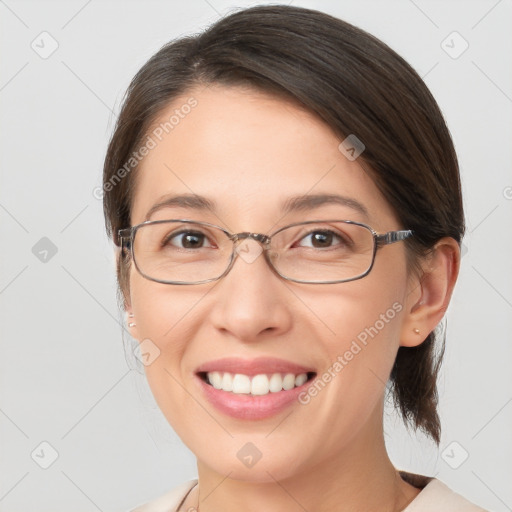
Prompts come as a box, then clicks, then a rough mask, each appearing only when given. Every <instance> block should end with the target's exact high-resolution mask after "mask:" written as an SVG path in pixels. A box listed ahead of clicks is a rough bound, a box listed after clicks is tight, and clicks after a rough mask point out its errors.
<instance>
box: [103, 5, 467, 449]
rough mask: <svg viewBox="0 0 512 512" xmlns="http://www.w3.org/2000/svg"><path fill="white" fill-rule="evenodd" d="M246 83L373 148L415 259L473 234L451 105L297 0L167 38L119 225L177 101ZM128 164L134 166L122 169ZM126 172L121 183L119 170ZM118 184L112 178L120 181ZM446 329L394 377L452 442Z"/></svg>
mask: <svg viewBox="0 0 512 512" xmlns="http://www.w3.org/2000/svg"><path fill="white" fill-rule="evenodd" d="M208 84H226V85H245V86H250V87H252V88H255V89H257V90H261V91H264V92H266V93H271V94H278V95H281V96H284V97H287V98H289V99H292V100H293V101H296V102H299V103H300V104H301V105H302V106H304V107H305V108H307V109H308V110H310V111H311V112H313V113H315V114H316V115H317V116H319V117H320V118H321V119H323V121H324V122H325V123H327V124H328V125H329V126H330V127H331V129H332V130H333V131H334V132H335V133H337V134H339V136H340V138H341V139H340V141H341V140H343V138H345V137H346V136H348V135H350V134H355V135H356V136H357V138H358V139H359V140H361V141H362V142H363V143H364V145H365V147H366V148H365V150H364V153H363V154H362V155H361V157H359V160H358V161H360V162H361V164H362V165H363V166H364V168H365V170H366V171H367V172H368V173H369V174H370V175H371V177H372V178H373V180H374V182H375V183H376V185H377V187H378V188H379V189H380V190H381V192H382V193H383V195H384V197H386V199H387V201H388V202H389V203H390V205H391V206H392V208H393V209H394V211H395V213H396V214H397V216H398V219H399V221H400V222H401V224H402V225H403V226H404V227H406V228H407V229H412V230H413V231H414V235H415V236H414V237H412V238H409V239H407V240H406V241H405V244H406V248H407V255H408V263H411V264H412V266H413V267H414V269H415V271H418V270H419V267H418V265H417V263H418V261H419V259H420V258H421V257H422V256H425V255H426V254H427V253H428V252H429V250H431V249H432V247H433V246H434V245H435V243H436V242H437V241H438V240H439V239H441V238H442V237H445V236H448V237H452V238H454V239H455V240H456V241H457V242H459V244H460V242H461V239H462V237H463V235H464V229H465V226H464V213H463V207H462V197H461V187H460V178H459V169H458V163H457V157H456V154H455V150H454V147H453V143H452V140H451V136H450V133H449V131H448V129H447V127H446V124H445V121H444V119H443V116H442V114H441V112H440V109H439V107H438V105H437V103H436V101H435V100H434V98H433V96H432V95H431V93H430V91H429V90H428V88H427V87H426V85H425V84H424V82H423V81H422V80H421V78H420V77H419V76H418V74H417V73H416V72H415V71H414V70H413V69H412V67H411V66H410V65H408V64H407V63H406V62H405V61H404V60H403V59H402V58H401V57H400V56H399V55H397V54H396V53H395V52H394V51H393V50H392V49H391V48H389V47H388V46H387V45H386V44H384V43H383V42H381V41H380V40H378V39H377V38H375V37H374V36H372V35H371V34H368V33H367V32H365V31H363V30H361V29H359V28H357V27H354V26H353V25H350V24H349V23H346V22H344V21H342V20H340V19H337V18H334V17H332V16H329V15H327V14H325V13H322V12H319V11H316V10H310V9H304V8H300V7H290V6H284V5H279V6H257V7H252V8H248V9H244V10H240V11H238V12H234V13H232V14H230V15H228V16H226V17H224V18H222V19H220V20H219V21H218V22H216V23H215V24H214V25H212V26H211V27H209V28H208V29H207V30H205V31H204V32H202V33H200V34H199V35H196V36H189V37H182V38H180V39H177V40H174V41H171V42H170V43H168V44H166V45H165V46H163V47H162V48H161V49H160V50H159V51H158V52H157V53H156V54H155V55H154V56H153V57H152V58H151V59H150V60H149V61H148V62H147V63H146V64H145V65H144V66H143V67H142V68H141V69H140V70H139V72H138V73H137V74H136V76H135V77H134V78H133V80H132V82H131V84H130V86H129V88H128V90H127V93H126V96H125V99H124V103H123V106H122V109H121V112H120V115H119V118H118V120H117V125H116V128H115V131H114V133H113V136H112V138H111V140H110V144H109V147H108V151H107V154H106V158H105V164H104V186H103V189H104V192H105V193H104V196H103V206H104V212H105V221H106V227H107V232H108V234H109V236H111V237H112V238H113V240H114V242H115V244H116V245H118V246H119V238H118V235H117V231H118V230H119V229H122V228H126V227H129V226H130V212H131V201H132V196H133V190H134V178H135V176H136V174H135V173H136V166H135V167H134V169H133V170H132V171H131V172H126V162H127V161H128V160H129V159H130V157H131V156H132V155H133V153H134V151H136V150H137V148H138V147H139V146H140V145H141V143H142V141H143V139H144V137H146V136H147V132H148V130H149V127H150V125H151V124H152V123H153V122H154V121H155V119H156V118H157V117H158V115H159V114H160V113H161V112H162V110H163V109H164V108H166V107H167V106H168V104H169V102H171V101H172V100H173V99H174V98H176V97H178V96H180V95H183V94H185V93H187V91H190V90H192V89H193V88H194V87H197V86H198V85H199V86H200V85H208ZM123 166H125V167H124V168H125V172H124V173H121V172H120V171H121V169H122V168H123ZM116 176H117V177H118V178H119V176H122V179H119V180H117V182H115V184H114V185H113V178H115V177H116ZM109 184H110V185H109ZM129 263H130V261H129V255H122V256H121V257H120V258H119V260H118V269H117V271H118V282H119V290H118V293H119V297H120V300H121V301H122V300H123V294H124V293H126V291H127V289H128V284H129V281H128V269H129ZM436 338H439V336H436V331H434V332H431V333H430V334H429V336H428V337H427V339H426V340H425V341H424V342H423V343H422V344H420V345H419V346H417V347H400V348H399V350H398V354H397V357H396V360H395V363H394V366H393V369H392V372H391V376H390V381H391V384H392V392H393V397H394V400H395V404H396V405H397V406H398V408H399V410H400V412H401V415H402V417H403V419H404V421H405V423H406V425H412V426H414V428H416V429H418V428H419V429H421V430H423V431H424V432H425V433H427V434H428V435H430V436H431V437H432V438H433V439H434V440H435V441H436V443H437V444H439V442H440V431H441V427H440V421H439V416H438V413H437V402H438V396H437V385H436V382H437V375H438V371H439V366H440V363H441V359H442V353H443V350H444V338H443V339H442V340H440V341H441V345H440V351H439V352H440V353H439V354H437V355H436Z"/></svg>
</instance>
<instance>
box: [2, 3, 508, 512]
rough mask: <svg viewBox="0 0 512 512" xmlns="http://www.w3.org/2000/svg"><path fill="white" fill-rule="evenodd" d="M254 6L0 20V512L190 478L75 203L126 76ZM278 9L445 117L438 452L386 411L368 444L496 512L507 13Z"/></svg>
mask: <svg viewBox="0 0 512 512" xmlns="http://www.w3.org/2000/svg"><path fill="white" fill-rule="evenodd" d="M255 3H264V2H247V1H239V2H236V3H233V2H231V1H223V0H209V1H206V0H188V1H187V2H182V1H181V0H180V1H179V2H170V1H146V2H142V1H124V2H121V1H103V2H101V1H99V0H90V1H85V0H73V1H66V2H64V1H44V2H43V1H32V2H29V1H22V0H5V1H0V34H1V36H0V37H1V48H2V57H1V60H0V102H1V129H2V138H1V149H0V158H1V161H0V169H1V187H0V222H1V240H2V247H3V250H2V252H1V270H0V305H1V323H0V325H1V333H2V340H1V341H2V346H1V357H0V443H1V444H0V447H1V452H0V475H1V476H0V510H1V511H7V510H8V511H10V512H18V511H27V510H31V511H37V512H42V511H52V512H58V511H64V510H73V511H75V512H80V511H94V510H101V511H107V510H108V511H122V510H126V509H129V508H130V507H132V506H135V505H136V504H138V503H140V502H143V501H146V500H148V499H150V498H152V497H155V496H157V495H159V494H162V493H164V492H165V491H166V490H168V489H170V488H172V487H173V486H174V485H176V484H178V483H180V482H182V481H184V480H185V479H189V478H193V477H195V475H196V473H195V461H194V458H193V456H192V454H191V453H190V452H188V450H187V449H186V448H184V447H183V445H182V444H181V442H180V440H179V439H178V438H177V437H176V436H175V434H174V433H173V432H172V431H171V429H170V427H169V426H168V424H167V422H166V421H165V419H164V418H163V416H162V414H161V413H160V412H159V410H158V409H157V407H156V405H155V403H154V401H153V399H152V396H151V394H150V392H149V390H148V388H147V385H146V383H145V379H144V376H143V374H142V372H141V371H140V369H138V367H137V365H136V364H135V363H136V362H137V361H136V360H135V359H134V357H133V355H132V354H131V347H132V343H133V340H132V341H130V340H127V339H125V340H124V342H123V338H122V327H121V326H122V325H123V317H122V316H121V315H120V313H119V311H118V308H117V304H116V297H115V281H114V260H113V250H112V247H111V245H110V243H109V242H108V240H107V239H106V236H105V234H104V227H103V219H102V205H101V201H99V200H97V199H96V198H95V197H94V196H93V190H94V188H95V187H97V186H99V185H100V184H101V170H102V162H103V158H104V154H105V149H106V145H107V142H108V139H109V136H110V134H111V131H112V128H113V125H114V121H115V117H116V113H117V112H118V109H119V105H120V101H121V98H122V95H123V93H124V91H125V89H126V87H127V85H128V83H129V80H130V79H131V77H132V76H133V75H134V74H135V72H136V71H137V70H138V69H139V67H140V66H141V65H142V64H143V63H144V62H145V61H146V60H147V59H148V58H149V57H150V56H151V55H152V54H153V53H154V52H155V51H156V50H158V49H159V48H160V46H161V45H162V44H164V43H165V42H167V41H168V40H170V39H172V38H174V37H177V36H180V35H183V34H186V33H190V32H197V31H199V30H200V29H202V28H203V27H205V26H206V25H208V24H210V23H212V22H214V21H215V20H216V19H218V17H219V15H222V14H224V13H226V12H227V11H228V10H230V9H232V8H234V7H243V6H249V5H254V4H255ZM293 3H294V5H300V6H306V7H312V8H317V9H319V10H323V11H326V12H328V13H330V14H333V15H335V16H338V17H341V18H343V19H345V20H347V21H349V22H352V23H354V24H356V25H358V26H360V27H362V28H364V29H366V30H368V31H370V32H371V33H373V34H375V35H376V36H377V37H379V38H381V39H382V40H384V41H385V42H386V43H388V44H389V45H390V46H391V47H392V48H394V49H395V50H397V51H398V53H400V54H401V55H402V56H403V57H404V58H406V59H407V60H408V61H409V62H410V63H411V64H412V65H413V67H414V68H415V69H416V70H417V71H418V72H419V73H420V75H421V76H423V77H424V78H425V81H426V83H427V85H428V86H429V87H430V89H431V90H432V92H433V94H434V96H435V97H436V98H437V100H438V102H439V104H440V106H441V108H442V110H443V112H444V114H445V116H446V119H447V122H448V125H449V127H450V129H451V131H452V134H453V137H454V141H455V144H456V148H457V151H458V155H459V158H460V163H461V168H462V181H463V188H464V194H465V206H466V213H467V222H468V234H467V237H466V239H465V242H464V244H465V250H464V256H463V258H462V268H461V274H460V279H459V283H458V286H457V289H456V292H455V295H454V298H453V301H452V304H451V306H450V309H449V311H448V314H447V319H448V322H447V340H448V345H447V352H446V357H445V364H444V367H443V372H442V376H441V380H440V392H441V417H442V423H443V438H442V443H441V447H440V449H439V450H437V449H436V447H435V446H434V445H433V444H432V443H429V442H428V441H427V440H426V439H425V438H423V437H422V436H414V435H412V434H411V435H410V434H408V433H407V432H406V431H405V429H404V428H403V427H402V426H401V425H400V423H399V422H398V421H397V420H396V416H395V415H394V414H393V412H392V411H391V410H388V411H387V419H386V439H387V443H388V447H389V451H390V455H391V457H392V461H393V462H394V463H395V465H396V466H398V467H399V468H401V469H406V470H409V471H415V472H420V473H424V474H428V475H435V476H437V477H438V478H440V479H442V480H443V481H444V482H446V483H447V484H448V485H449V486H451V487H452V488H454V489H455V490H457V491H458V492H460V493H462V494H464V495H465V496H467V497H468V498H469V499H471V500H473V501H475V502H477V503H479V504H481V505H483V506H485V507H488V508H489V509H491V510H495V511H506V510H512V487H511V485H510V482H512V464H511V460H512V439H511V432H512V429H511V427H512V386H511V381H512V372H510V362H511V361H512V343H510V342H511V335H510V333H511V331H512V266H511V265H510V261H511V254H512V237H511V236H510V233H511V232H512V229H511V228H512V215H511V213H512V173H511V170H510V163H511V160H512V158H511V141H512V121H511V120H512V116H511V112H512V71H511V67H510V55H512V30H511V28H512V2H511V1H507V0H501V1H496V0H489V1H487V0H479V1H462V0H461V1H426V0H415V1H414V2H413V1H411V0H397V1H389V0H388V1H374V2H370V1H340V2H335V1H327V0H326V1H317V2H314V1H309V2H305V1H299V0H296V1H294V2H293ZM43 31H47V32H48V33H49V34H50V36H47V35H43V36H41V35H40V34H41V33H42V32H43ZM454 31H456V32H457V33H458V34H459V35H457V34H455V35H454V34H452V32H454ZM53 41H56V43H55V42H53ZM443 41H444V42H443ZM465 42H467V44H468V45H469V46H468V48H467V49H466V50H465V51H464V52H463V53H461V52H462V50H464V48H465V46H466V43H465ZM52 44H53V45H55V44H58V48H57V49H56V51H55V52H54V53H53V54H52V55H49V56H48V55H46V54H45V52H49V51H50V50H51V49H52ZM31 45H32V46H31ZM459 54H460V55H459ZM43 57H46V58H43ZM44 237H46V238H47V239H49V240H47V239H44V240H42V241H41V239H43V238H44ZM49 241H51V242H49ZM55 250H56V251H57V252H56V253H55V254H53V253H54V252H55ZM45 251H47V252H45ZM43 442H44V443H48V444H43V445H41V443H43ZM57 455H58V456H57ZM466 455H468V457H467V459H466V460H464V458H465V457H466ZM56 456H57V458H56V460H54V459H55V457H56ZM42 466H49V467H47V469H43V467H42Z"/></svg>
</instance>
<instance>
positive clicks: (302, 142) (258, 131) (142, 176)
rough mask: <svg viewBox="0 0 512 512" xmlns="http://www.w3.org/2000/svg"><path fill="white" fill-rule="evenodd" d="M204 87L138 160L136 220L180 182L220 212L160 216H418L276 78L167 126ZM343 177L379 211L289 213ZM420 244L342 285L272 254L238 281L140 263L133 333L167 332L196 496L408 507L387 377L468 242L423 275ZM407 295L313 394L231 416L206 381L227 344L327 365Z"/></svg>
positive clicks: (220, 97)
mask: <svg viewBox="0 0 512 512" xmlns="http://www.w3.org/2000/svg"><path fill="white" fill-rule="evenodd" d="M190 96H193V97H194V98H196V99H197V102H198V104H197V106H196V107H195V108H194V109H192V111H191V112H190V114H188V115H187V116H185V117H184V119H182V120H180V123H179V124H178V125H177V126H175V127H174V129H173V130H172V131H171V132H170V133H169V135H167V136H166V137H164V138H163V140H162V141H161V142H159V143H158V145H157V147H156V148H154V149H152V150H151V151H150V152H149V154H148V155H147V156H146V157H145V158H144V159H143V161H142V163H141V166H140V167H139V169H138V171H137V172H138V175H137V182H136V189H135V195H134V200H133V208H132V215H131V222H132V225H136V224H138V223H141V222H143V221H144V220H146V213H147V212H148V210H149V209H150V208H151V207H152V206H153V205H154V204H155V203H157V202H158V201H159V199H160V198H161V197H162V196H164V195H165V194H169V193H195V194H200V195H203V196H207V197H209V198H212V199H215V200H216V201H217V202H218V204H219V209H218V211H217V212H216V213H215V214H214V213H213V212H210V211H207V212H198V211H194V210H191V209H183V208H168V209H165V210H160V211H158V212H157V213H155V214H154V215H153V217H152V220H158V219H172V218H190V219H195V220H203V221H207V222H211V223H213V224H217V225H221V226H224V227H226V228H227V229H228V230H230V231H231V232H242V231H252V232H259V233H268V232H271V231H274V230H276V229H277V228H279V227H281V226H284V225H287V224H290V223H292V222H299V221H302V220H312V219H321V218H340V219H351V220H355V221H361V222H365V223H367V224H369V225H370V226H372V227H373V228H374V229H375V230H376V231H377V232H379V233H384V232H387V231H390V230H396V229H404V228H407V226H401V225H400V224H399V223H398V220H397V218H396V216H395V214H394V212H393V210H392V208H391V206H390V205H389V204H388V202H387V201H386V199H385V198H384V197H383V196H382V195H381V194H380V192H379V191H378V189H377V187H376V186H375V184H374V183H373V181H372V180H371V179H370V177H369V176H368V175H367V174H366V173H365V172H364V171H363V170H362V168H361V166H360V165H359V163H358V161H357V160H356V161H353V162H352V161H349V160H348V159H347V158H346V157H345V156H344V155H343V154H342V153H341V152H340V151H339V150H338V145H339V143H340V142H341V140H340V139H339V137H337V136H336V135H335V134H334V133H333V132H332V131H331V130H330V128H329V127H328V126H326V125H325V124H324V123H323V122H322V121H321V120H319V119H318V118H317V117H315V116H314V115H313V114H311V113H308V112H307V111H305V110H303V109H302V108H300V107H299V106H297V105H295V104H294V103H292V102H289V101H286V100H283V99H280V98H277V97H272V96H269V95H267V94H264V93H261V92H257V91H251V90H249V89H242V88H239V87H227V86H219V85H214V86H209V87H207V88H197V89H195V90H192V91H188V92H187V94H186V95H184V96H182V97H180V98H177V99H176V100H175V101H173V102H172V104H170V105H169V106H168V108H167V109H165V111H164V112H162V115H161V117H160V118H159V119H158V120H157V121H156V123H155V126H156V125H158V124H159V123H160V122H165V120H167V119H169V116H170V115H171V114H172V113H173V111H174V109H175V108H179V107H180V105H183V104H184V103H185V102H186V101H187V99H188V98H189V97H190ZM333 191H337V193H340V194H343V195H346V196H349V197H352V198H355V199H357V200H358V201H360V202H361V203H363V204H364V205H365V206H366V208H367V209H368V212H369V217H368V218H365V217H364V216H363V215H362V214H361V213H358V212H356V211H355V210H353V209H351V208H349V207H347V206H341V205H324V206H322V207H321V208H319V209H317V210H315V211H314V212H302V213H295V214H292V215H288V216H286V217H282V215H281V214H280V212H279V207H280V204H281V202H283V201H284V200H285V199H286V198H287V197H289V196H292V195H303V194H306V193H309V194H311V193H322V192H325V193H332V192H333ZM405 255H406V253H405V245H404V243H403V242H399V243H396V244H393V245H389V246H385V247H384V248H382V249H380V250H379V251H378V253H377V257H376V260H375V264H374V267H373V269H372V271H371V272H370V274H369V275H368V276H366V277H365V278H363V279H360V280H356V281H352V282H348V283H341V284H330V285H311V284H300V283H293V282H290V281H285V280H283V279H281V278H279V277H278V276H277V275H275V274H274V273H273V272H272V271H271V270H270V268H269V267H268V266H267V264H266V262H265V260H264V258H263V257H262V256H260V257H258V258H257V259H256V260H255V261H253V262H252V263H247V262H245V261H244V260H242V259H241V258H238V259H237V261H236V262H235V264H234V267H233V268H232V269H231V271H230V273H229V274H228V275H227V276H225V277H224V278H223V279H221V280H219V281H216V282H213V283H206V284H201V285H192V286H176V285H164V284H159V283H155V282H152V281H149V280H147V279H145V278H143V277H142V276H141V275H140V274H139V273H138V272H137V271H136V270H135V269H134V268H133V266H132V268H131V270H130V283H129V290H126V291H125V300H126V310H127V313H129V314H133V315H134V318H133V319H130V320H129V321H132V322H135V323H136V326H134V327H132V328H131V333H132V335H133V336H134V338H136V339H137V340H145V339H147V338H149V339H150V340H151V341H152V342H153V343H154V344H156V345H157V346H158V348H159V350H160V355H159V357H158V358H157V359H156V360H155V361H154V362H153V363H152V364H150V365H148V366H146V367H145V370H146V375H147V379H148V382H149V385H150V387H151V389H152V392H153V394H154V396H155V398H156V400H157V402H158V405H159V407H160V408H161V410H162V412H163V414H164V415H165V416H166V418H167V419H168V421H169V423H170V424H171V425H172V427H173V428H174V429H175V431H176V432H177V434H178V435H179V436H180V437H181V439H182V440H183V442H184V443H185V444H186V445H187V446H188V447H189V448H190V449H191V450H192V452H193V453H194V454H195V455H196V457H197V467H198V477H199V486H197V487H196V488H194V489H193V491H192V492H191V493H190V494H189V496H188V497H187V500H186V502H185V503H184V504H183V505H182V507H181V508H180V509H181V510H187V509H188V507H197V505H198V503H199V505H200V510H201V511H202V512H208V511H213V510H223V511H225V512H230V511H232V510H233V511H234V510H237V511H238V510H241V509H243V510H245V511H261V510H266V511H270V512H272V511H282V510H286V511H292V512H294V511H303V510H304V509H306V510H315V511H318V512H321V511H332V510H337V511H345V510H347V511H348V510H351V511H353V510H365V511H377V510H379V511H381V510H386V511H393V510H402V509H403V508H405V507H406V506H407V504H408V503H410V502H411V501H412V500H413V499H414V498H415V497H416V495H417V494H418V492H419V489H416V488H414V487H412V486H411V485H409V484H407V483H406V482H404V481H403V480H402V479H401V478H400V476H399V475H398V473H397V471H396V469H395V468H394V466H393V464H392V463H391V461H390V459H389V457H388V454H387V452H386V449H385V444H384V436H383V420H382V415H383V398H384V392H385V383H386V381H387V379H388V376H389V374H390V371H391V368H392V365H393V362H394V359H395V356H396V353H397V350H398V348H399V346H415V345H418V344H420V343H421V342H423V341H424V339H425V338H426V337H427V335H428V333H430V332H431V331H432V330H433V329H434V328H435V327H436V325H437V324H438V323H439V322H440V320H441V319H442V317H443V315H444V312H445V310H446V308H447V306H448V302H449V300H450V297H451V293H452V290H453V286H454V284H455V281H456V278H457V273H458V268H459V249H458V246H457V243H456V242H455V240H453V239H451V238H444V239H442V240H441V241H439V242H438V244H437V245H436V248H435V251H434V254H433V256H432V257H431V258H430V259H429V260H428V261H424V262H423V271H424V272H423V275H422V276H421V277H420V276H416V275H413V274H410V275H408V273H407V270H406V265H405V262H406V260H405ZM396 302H398V303H399V304H401V305H402V310H401V311H400V312H399V313H397V314H396V316H395V317H394V319H393V320H391V321H389V323H387V324H386V326H385V327H384V328H383V329H382V330H381V331H380V332H379V334H378V335H377V336H375V337H374V338H373V339H371V340H370V342H369V343H368V345H367V346H366V347H364V349H363V350H362V351H361V352H360V353H359V354H358V355H357V356H356V357H354V358H353V360H352V361H350V363H349V364H348V365H347V366H346V367H344V368H343V370H342V371H341V372H339V374H338V375H337V376H336V378H334V379H332V381H331V382H329V383H328V384H327V385H326V386H325V388H324V389H323V390H322V391H321V392H320V393H319V394H318V396H316V397H315V398H314V399H312V400H311V402H310V403H309V404H307V405H301V404H299V403H294V404H293V405H292V406H290V407H288V408H287V409H286V410H285V411H283V412H282V413H279V414H277V415H275V416H272V417H271V418H268V419H264V420H258V421H248V420H240V419H235V418H232V417H230V416H227V415H224V414H223V413H221V412H219V411H218V410H217V409H215V408H214V407H213V406H212V405H211V404H210V403H209V402H207V401H206V400H205V399H204V398H203V396H202V394H201V393H200V389H199V386H198V385H197V381H196V377H195V376H194V370H195V368H197V366H198V365H199V364H201V363H204V362H206V361H210V360H213V359H217V358H221V357H225V356H238V357H242V358H248V359H251V358H254V357H259V356H271V357H279V358H283V359H286V360H289V361H292V362H295V363H298V364H304V365H306V366H313V367H314V368H316V369H317V373H318V374H321V373H322V372H323V371H325V370H326V369H327V368H328V367H330V366H332V364H333V362H334V361H336V358H337V356H338V355H340V354H343V353H344V352H345V351H346V350H347V349H348V348H349V347H350V344H351V342H352V340H354V339H356V337H357V335H358V334H359V333H360V332H361V331H362V330H364V328H365V327H367V326H370V325H374V324H375V322H376V320H377V319H379V315H381V314H382V313H385V312H386V310H388V309H389V308H390V307H391V306H392V304H393V303H396ZM415 328H416V329H419V330H420V334H416V333H415V332H414V331H413V329H415ZM247 442H251V443H253V444H254V445H256V446H257V447H258V449H259V450H260V452H261V453H262V458H261V460H260V461H259V462H258V463H257V464H256V465H254V466H253V467H252V468H247V467H245V466H244V465H243V464H242V463H241V462H240V460H239V459H238V458H237V456H236V454H237V452H238V450H239V449H240V448H241V447H242V446H243V445H244V444H245V443H247Z"/></svg>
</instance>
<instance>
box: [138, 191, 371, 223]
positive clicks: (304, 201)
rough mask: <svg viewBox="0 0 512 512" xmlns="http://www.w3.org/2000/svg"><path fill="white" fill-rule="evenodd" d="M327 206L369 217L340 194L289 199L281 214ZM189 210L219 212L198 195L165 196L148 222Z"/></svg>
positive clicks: (359, 205) (212, 201)
mask: <svg viewBox="0 0 512 512" xmlns="http://www.w3.org/2000/svg"><path fill="white" fill-rule="evenodd" d="M327 204H338V205H341V206H346V207H349V208H351V209H352V210H355V211H357V212H358V213H360V214H362V215H364V216H365V217H367V218H368V217H369V214H368V209H367V208H366V207H365V206H364V205H363V204H362V203H360V202H359V201H357V200H356V199H353V198H351V197H346V196H342V195H339V194H312V195H311V194H310V195H302V196H293V197H290V198H288V199H287V200H286V201H285V202H284V203H283V204H282V206H281V213H282V214H284V215H286V214H289V213H293V212H306V211H312V210H316V209H317V208H320V207H322V206H324V205H327ZM173 207H178V208H189V209H192V210H198V211H211V212H216V211H217V203H216V202H215V201H214V200H212V199H208V198H207V197H204V196H199V195H197V194H180V195H169V196H163V197H162V198H160V199H159V200H158V202H157V203H156V204H154V205H153V206H152V207H151V208H150V209H149V211H148V213H147V215H146V221H147V220H150V218H151V216H152V215H153V214H154V213H155V212H157V211H158V210H162V209H163V208H173Z"/></svg>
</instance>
